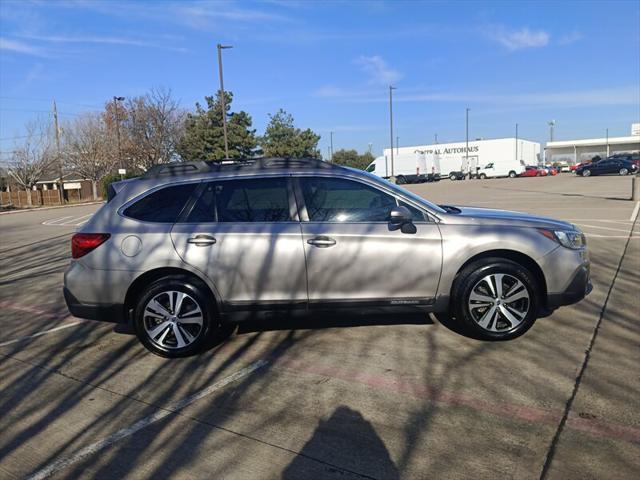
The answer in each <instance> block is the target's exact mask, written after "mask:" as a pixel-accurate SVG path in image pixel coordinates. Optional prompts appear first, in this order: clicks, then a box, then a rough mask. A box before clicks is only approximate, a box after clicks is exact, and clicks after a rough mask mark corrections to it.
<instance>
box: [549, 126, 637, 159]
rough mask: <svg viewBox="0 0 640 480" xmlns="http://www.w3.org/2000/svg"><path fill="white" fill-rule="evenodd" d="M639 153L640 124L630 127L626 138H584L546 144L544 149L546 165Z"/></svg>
mask: <svg viewBox="0 0 640 480" xmlns="http://www.w3.org/2000/svg"><path fill="white" fill-rule="evenodd" d="M638 152H640V124H637V123H634V124H633V125H632V126H631V135H630V136H628V137H609V138H607V137H603V138H586V139H582V140H563V141H560V142H547V146H546V147H545V149H544V158H545V161H546V163H554V162H567V163H568V164H577V163H580V162H584V161H588V160H591V159H592V158H593V157H595V156H596V155H597V156H599V157H600V158H605V157H608V156H609V155H613V154H615V153H638Z"/></svg>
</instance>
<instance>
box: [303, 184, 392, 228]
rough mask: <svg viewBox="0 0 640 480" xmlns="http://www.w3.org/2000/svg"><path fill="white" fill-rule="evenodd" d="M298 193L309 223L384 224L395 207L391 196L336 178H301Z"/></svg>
mask: <svg viewBox="0 0 640 480" xmlns="http://www.w3.org/2000/svg"><path fill="white" fill-rule="evenodd" d="M302 193H303V195H304V201H305V204H306V206H307V213H308V215H309V220H310V221H312V222H386V221H389V213H390V212H391V209H392V208H393V207H395V206H396V200H395V198H394V197H392V196H391V195H387V194H386V193H384V192H381V191H380V190H378V189H376V188H373V187H369V186H368V185H364V184H362V183H359V182H354V181H351V180H344V179H340V178H304V179H302Z"/></svg>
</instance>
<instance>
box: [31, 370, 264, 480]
mask: <svg viewBox="0 0 640 480" xmlns="http://www.w3.org/2000/svg"><path fill="white" fill-rule="evenodd" d="M267 363H268V362H267V360H258V361H257V362H254V363H252V364H250V365H248V366H246V367H244V368H242V369H240V370H238V371H237V372H236V373H233V374H231V375H229V376H228V377H225V378H223V379H222V380H219V381H217V382H216V383H214V384H212V385H210V386H208V387H207V388H204V389H203V390H200V391H199V392H196V393H194V394H193V395H189V396H188V397H185V398H183V399H182V400H178V401H177V402H173V403H171V404H169V405H168V406H166V407H159V408H160V410H158V411H157V412H155V413H152V414H151V415H149V416H148V417H145V418H143V419H142V420H139V421H137V422H136V423H134V424H133V425H131V426H130V427H126V428H123V429H121V430H118V431H117V432H115V433H113V434H111V435H109V436H108V437H106V438H104V439H102V440H98V441H97V442H94V443H92V444H90V445H87V446H86V447H84V448H82V449H80V450H78V451H77V452H76V453H75V454H73V455H71V456H70V457H66V458H61V459H60V460H57V461H55V462H53V463H50V464H49V465H47V466H46V467H44V468H43V469H41V470H38V471H37V472H35V473H33V474H32V475H30V476H29V477H27V478H28V479H30V480H38V479H42V478H47V477H49V476H51V475H53V474H54V473H56V472H59V471H60V470H63V469H64V468H66V467H68V466H69V465H72V464H74V463H76V462H79V461H80V460H82V459H84V458H86V457H88V456H90V455H93V454H94V453H97V452H99V451H100V450H103V449H105V448H107V447H109V446H110V445H113V444H114V443H116V442H117V441H119V440H122V439H123V438H126V437H128V436H130V435H133V434H134V433H136V432H138V431H140V430H142V429H144V428H147V427H148V426H149V425H152V424H153V423H155V422H157V421H158V420H162V419H163V418H165V417H167V416H169V415H171V414H172V413H177V412H178V411H180V410H182V409H183V408H185V407H186V406H188V405H190V404H192V403H193V402H195V401H197V400H200V399H201V398H203V397H206V396H207V395H209V394H211V393H213V392H215V391H217V390H220V389H221V388H224V387H226V386H227V385H229V384H230V383H233V382H235V381H236V380H240V379H241V378H243V377H246V376H247V375H249V374H251V373H253V372H254V371H256V370H258V369H259V368H261V367H263V366H265V365H266V364H267Z"/></svg>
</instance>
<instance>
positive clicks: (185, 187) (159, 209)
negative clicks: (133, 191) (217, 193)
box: [122, 183, 198, 223]
mask: <svg viewBox="0 0 640 480" xmlns="http://www.w3.org/2000/svg"><path fill="white" fill-rule="evenodd" d="M197 186H198V184H197V183H186V184H182V185H173V186H169V187H164V188H161V189H159V190H156V191H155V192H153V193H150V194H149V195H146V196H145V197H142V198H141V199H140V200H138V201H137V202H135V203H134V204H133V205H130V206H129V207H127V208H126V209H125V210H124V212H122V213H123V215H124V216H126V217H129V218H134V219H136V220H142V221H144V222H157V223H175V222H176V221H177V219H178V217H179V216H180V212H182V209H183V208H184V206H185V204H186V203H187V200H189V197H190V196H191V195H192V194H193V192H194V190H195V189H196V187H197Z"/></svg>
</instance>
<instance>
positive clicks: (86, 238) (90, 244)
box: [71, 233, 111, 258]
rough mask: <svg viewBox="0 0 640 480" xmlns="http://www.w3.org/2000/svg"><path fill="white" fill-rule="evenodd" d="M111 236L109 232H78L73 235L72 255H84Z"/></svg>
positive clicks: (76, 256)
mask: <svg viewBox="0 0 640 480" xmlns="http://www.w3.org/2000/svg"><path fill="white" fill-rule="evenodd" d="M110 236H111V235H109V234H108V233H76V234H75V235H74V236H73V237H71V256H72V257H73V258H80V257H84V256H85V255H86V254H87V253H89V252H90V251H91V250H95V249H96V248H98V247H99V246H100V245H102V244H103V243H104V242H106V241H107V239H108V238H109V237H110Z"/></svg>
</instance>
